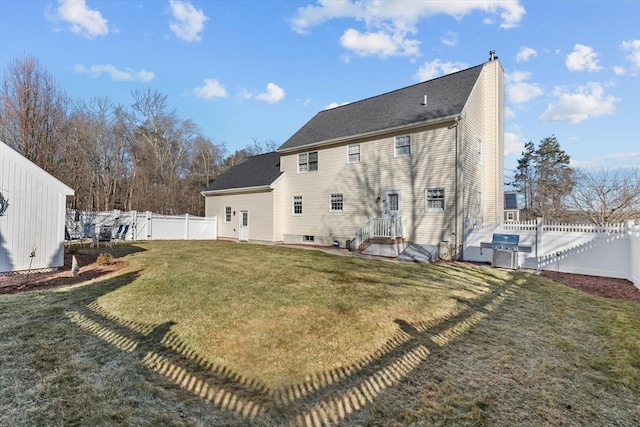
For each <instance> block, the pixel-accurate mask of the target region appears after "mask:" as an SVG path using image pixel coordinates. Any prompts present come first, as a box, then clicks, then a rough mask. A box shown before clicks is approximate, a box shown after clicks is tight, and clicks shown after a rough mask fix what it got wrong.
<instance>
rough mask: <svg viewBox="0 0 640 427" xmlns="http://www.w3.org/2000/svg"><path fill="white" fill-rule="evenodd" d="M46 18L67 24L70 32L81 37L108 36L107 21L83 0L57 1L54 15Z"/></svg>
mask: <svg viewBox="0 0 640 427" xmlns="http://www.w3.org/2000/svg"><path fill="white" fill-rule="evenodd" d="M48 18H49V19H51V20H52V21H62V22H66V23H68V24H69V28H70V29H71V31H72V32H74V33H76V34H79V35H81V36H83V37H87V38H94V37H95V36H105V35H107V34H109V26H108V25H107V22H108V21H107V20H106V19H104V18H103V17H102V14H101V13H100V11H98V10H95V9H89V8H88V7H87V5H86V3H85V1H84V0H58V9H56V13H55V14H54V15H53V16H49V17H48Z"/></svg>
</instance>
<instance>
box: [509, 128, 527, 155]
mask: <svg viewBox="0 0 640 427" xmlns="http://www.w3.org/2000/svg"><path fill="white" fill-rule="evenodd" d="M526 143H527V139H526V138H525V137H523V136H522V135H520V134H519V133H517V132H505V133H504V155H505V156H519V155H521V154H522V151H523V150H524V144H526Z"/></svg>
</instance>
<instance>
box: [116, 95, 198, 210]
mask: <svg viewBox="0 0 640 427" xmlns="http://www.w3.org/2000/svg"><path fill="white" fill-rule="evenodd" d="M133 98H134V102H133V105H132V111H131V112H130V113H129V114H128V115H127V116H126V117H127V120H128V122H129V135H128V141H129V144H130V150H131V154H132V157H133V171H132V183H131V187H130V194H129V198H130V200H132V201H135V202H136V203H135V206H132V207H133V208H134V209H140V207H141V206H144V207H145V208H146V209H151V210H154V211H156V212H160V213H169V214H175V213H181V212H179V209H180V207H179V204H178V203H176V195H179V194H181V192H182V191H184V190H185V188H184V187H185V185H186V184H187V182H188V174H189V153H190V152H191V146H192V143H193V141H194V139H195V138H196V137H197V136H199V129H198V127H197V126H196V124H195V123H194V122H192V121H191V120H181V119H180V118H178V116H177V114H176V112H175V111H168V109H167V96H166V95H163V94H161V93H159V92H158V91H152V90H151V89H147V90H146V91H134V92H133ZM134 188H135V191H136V192H137V195H136V197H135V198H134V197H133V192H134Z"/></svg>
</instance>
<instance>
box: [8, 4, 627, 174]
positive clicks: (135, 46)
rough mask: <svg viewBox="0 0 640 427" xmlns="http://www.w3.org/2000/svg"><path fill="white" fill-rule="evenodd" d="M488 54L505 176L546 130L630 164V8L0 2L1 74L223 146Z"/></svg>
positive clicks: (606, 160) (571, 145)
mask: <svg viewBox="0 0 640 427" xmlns="http://www.w3.org/2000/svg"><path fill="white" fill-rule="evenodd" d="M490 50H495V51H496V53H497V55H498V56H499V58H500V61H501V62H502V64H503V66H504V69H505V73H506V86H505V90H506V113H507V118H506V121H505V140H506V147H505V167H506V168H507V169H514V168H515V166H516V161H517V158H518V157H519V156H520V153H521V150H522V147H523V144H524V142H526V141H529V140H531V141H534V142H536V143H537V142H538V141H540V140H541V139H542V138H544V137H546V136H550V135H552V134H555V135H556V137H557V138H558V140H559V142H560V144H561V146H562V147H563V148H564V149H565V151H566V152H567V153H568V154H569V155H570V156H571V158H572V164H573V165H574V166H595V167H598V168H599V167H601V166H603V167H627V166H634V165H639V164H640V1H638V0H629V1H627V0H602V1H595V0H594V1H589V0H580V1H578V0H562V1H508V0H506V1H490V0H477V1H476V0H459V1H419V0H406V1H403V0H398V1H380V0H379V1H372V0H360V1H350V0H334V1H330V0H327V1H312V0H309V1H243V0H239V1H222V0H220V1H213V0H211V1H202V0H200V1H198V0H192V1H179V0H154V1H136V0H121V1H108V0H101V1H92V0H86V1H83V0H59V1H55V0H49V1H40V0H20V1H14V0H0V69H1V70H2V72H4V71H5V70H6V67H7V64H8V63H9V62H11V61H13V60H16V59H18V58H19V57H20V56H21V55H22V54H29V55H33V56H35V57H36V58H37V59H38V60H39V62H40V63H41V64H42V65H43V66H45V67H46V68H47V70H48V71H49V73H50V74H51V75H52V76H53V77H54V78H55V79H56V81H57V82H58V83H59V85H60V86H61V87H62V88H63V89H64V90H65V91H66V92H67V93H68V94H69V95H70V96H71V97H72V98H74V99H83V100H89V99H90V98H92V97H109V98H110V99H111V100H112V101H113V102H115V103H121V104H124V105H129V104H130V103H131V100H132V97H131V91H132V90H135V89H144V88H147V87H150V88H152V89H157V90H158V91H160V92H162V93H164V94H166V95H168V103H169V105H170V107H171V108H174V109H176V111H177V113H178V115H179V116H180V117H182V118H184V119H191V120H193V121H194V122H196V123H197V124H198V125H199V126H200V128H201V129H202V132H203V134H204V135H206V136H208V137H209V138H211V139H212V140H213V141H214V142H215V143H224V144H225V145H226V147H227V149H228V150H230V151H232V150H235V149H239V148H242V147H244V146H246V145H250V144H252V143H253V140H254V138H255V139H257V140H258V141H261V142H262V141H269V140H270V141H274V142H275V143H276V144H278V145H280V144H281V143H283V142H284V141H286V139H287V138H288V137H289V136H291V135H292V134H293V133H294V132H295V131H296V130H298V129H299V128H300V127H301V126H302V125H303V124H304V123H305V122H306V121H307V120H309V119H310V118H311V117H312V116H313V115H314V114H316V113H317V112H318V111H320V110H323V109H325V108H330V107H331V106H335V105H340V104H343V103H347V102H353V101H357V100H360V99H363V98H367V97H370V96H374V95H377V94H380V93H384V92H388V91H391V90H395V89H398V88H401V87H405V86H408V85H411V84H414V83H418V82H420V81H422V80H426V79H431V78H434V77H437V76H440V75H443V74H447V73H449V72H453V71H456V70H460V69H464V68H467V67H470V66H474V65H478V64H481V63H483V62H485V61H487V60H488V58H489V51H490ZM507 174H509V171H508V170H507Z"/></svg>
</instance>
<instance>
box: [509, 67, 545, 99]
mask: <svg viewBox="0 0 640 427" xmlns="http://www.w3.org/2000/svg"><path fill="white" fill-rule="evenodd" d="M530 78H531V73H530V72H528V71H514V72H513V73H508V74H506V75H505V82H506V88H505V91H506V93H507V99H508V100H509V101H510V102H513V103H514V104H524V103H526V102H528V101H530V100H531V99H533V98H536V97H538V96H540V95H542V88H541V87H540V85H538V84H536V83H529V82H527V81H526V80H529V79H530Z"/></svg>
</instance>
